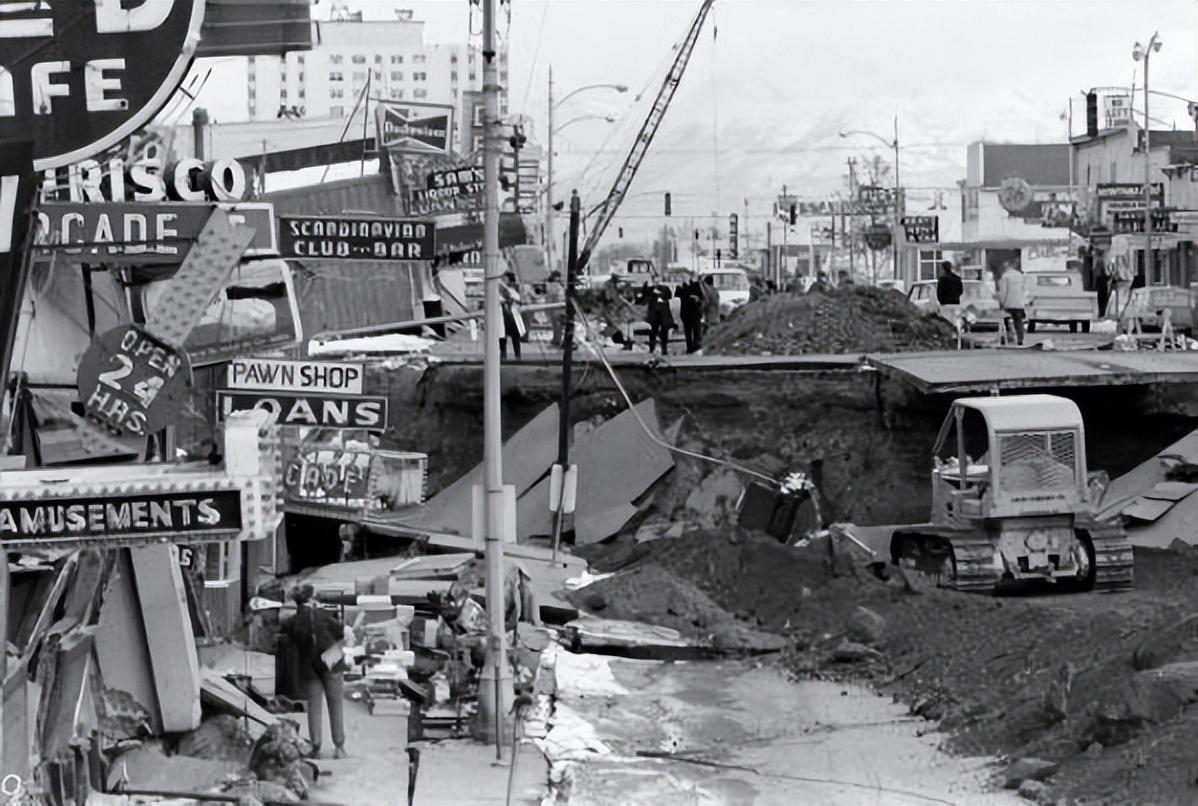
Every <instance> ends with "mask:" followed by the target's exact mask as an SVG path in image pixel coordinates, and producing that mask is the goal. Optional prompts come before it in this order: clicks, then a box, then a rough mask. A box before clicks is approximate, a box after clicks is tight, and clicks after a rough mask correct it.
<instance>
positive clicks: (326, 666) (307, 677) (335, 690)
mask: <svg viewBox="0 0 1198 806" xmlns="http://www.w3.org/2000/svg"><path fill="white" fill-rule="evenodd" d="M312 595H313V591H312V586H311V585H299V586H297V587H296V588H295V589H293V590H292V592H291V598H292V599H293V600H294V601H295V616H294V617H292V618H291V619H289V620H287V621H285V622H283V625H282V631H283V633H284V634H285V635H286V636H287V637H288V638H290V639H291V642H292V644H294V645H295V647H296V649H297V650H298V651H297V653H296V655H297V657H298V658H299V667H300V668H299V673H300V677H301V679H302V680H303V685H304V691H305V695H306V696H305V699H307V701H308V739H309V740H310V741H311V742H312V757H313V758H320V741H321V738H322V733H323V729H322V726H321V717H322V712H323V711H324V705H323V704H322V703H321V700H322V699H327V700H328V708H329V731H330V732H331V733H332V734H333V747H334V748H335V749H334V750H333V758H345V723H344V721H343V719H342V708H343V707H344V702H345V700H344V693H345V681H344V680H343V679H342V677H341V675H342V673H343V672H344V671H345V659H344V657H342V655H341V646H342V642H343V641H344V640H345V625H343V624H342V623H341V622H340V621H338V620H337V618H336V617H335V616H334V615H333V614H332V613H330V612H328V611H327V610H323V609H321V608H320V607H319V606H315V605H313V604H312ZM334 658H335V660H333V659H334ZM329 661H332V663H331V664H330V662H329Z"/></svg>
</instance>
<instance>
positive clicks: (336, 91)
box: [329, 87, 345, 98]
mask: <svg viewBox="0 0 1198 806" xmlns="http://www.w3.org/2000/svg"><path fill="white" fill-rule="evenodd" d="M329 97H330V98H344V97H345V90H343V89H341V88H340V87H334V88H333V89H331V90H329Z"/></svg>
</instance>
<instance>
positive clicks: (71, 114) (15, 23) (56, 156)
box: [0, 0, 204, 171]
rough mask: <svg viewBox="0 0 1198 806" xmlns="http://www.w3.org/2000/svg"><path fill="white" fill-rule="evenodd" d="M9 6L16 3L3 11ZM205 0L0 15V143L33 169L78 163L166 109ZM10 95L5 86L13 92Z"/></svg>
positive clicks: (59, 1) (28, 6)
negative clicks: (19, 152) (25, 142)
mask: <svg viewBox="0 0 1198 806" xmlns="http://www.w3.org/2000/svg"><path fill="white" fill-rule="evenodd" d="M5 5H10V4H5ZM203 17H204V0H152V1H151V0H142V2H126V0H53V2H49V3H17V4H16V7H15V8H14V9H12V10H11V11H9V10H7V9H6V10H5V12H4V13H2V14H0V42H2V43H3V47H0V99H3V98H5V96H6V95H8V96H9V97H11V98H12V100H13V104H14V106H15V109H10V110H9V111H8V112H7V114H6V111H5V109H4V104H3V103H0V140H6V139H10V138H12V139H31V140H33V143H34V155H33V156H34V168H35V169H37V170H39V171H44V170H47V169H50V168H57V167H59V166H60V165H67V164H69V163H72V162H78V161H80V160H82V159H86V158H87V157H90V156H92V155H93V154H95V153H97V152H99V151H102V150H104V149H105V148H108V147H109V146H111V145H113V144H115V143H118V142H120V141H121V140H124V139H125V138H126V137H128V136H129V135H131V134H133V133H134V132H135V131H137V130H138V129H139V128H141V127H142V126H144V125H145V124H147V123H149V122H150V119H151V118H153V116H154V115H156V114H157V113H158V111H159V110H160V109H162V107H163V105H164V104H165V103H166V101H167V99H168V98H170V97H171V95H172V94H173V93H174V92H175V90H176V89H177V88H178V87H179V85H180V83H181V82H182V81H183V78H184V76H185V75H186V73H187V69H188V67H189V66H190V64H191V60H192V58H193V57H194V56H195V49H196V45H197V44H198V42H199V37H200V23H201V21H202V20H203ZM6 84H7V85H8V86H5V85H6Z"/></svg>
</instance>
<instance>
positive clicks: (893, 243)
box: [840, 115, 903, 280]
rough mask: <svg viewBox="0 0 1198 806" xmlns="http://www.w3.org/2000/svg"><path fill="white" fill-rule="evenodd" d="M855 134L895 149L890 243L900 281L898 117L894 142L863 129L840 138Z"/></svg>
mask: <svg viewBox="0 0 1198 806" xmlns="http://www.w3.org/2000/svg"><path fill="white" fill-rule="evenodd" d="M853 134H863V135H865V136H866V137H872V138H874V139H875V140H877V141H878V142H879V143H881V144H882V145H884V146H886V147H887V148H893V149H894V235H893V237H892V238H891V239H890V241H891V243H890V245H891V248H892V250H893V255H894V279H896V280H897V279H899V276H898V275H899V247H898V234H899V224H900V221H899V216H900V215H901V213H900V210H899V205H900V203H901V201H902V197H903V194H902V190H901V188H902V185H901V184H900V183H899V133H898V115H895V116H894V139H893V140H887V139H886V138H885V137H883V136H882V135H880V134H874V133H873V132H867V131H862V130H861V129H852V130H849V131H843V132H841V133H840V136H841V137H848V136H850V135H853Z"/></svg>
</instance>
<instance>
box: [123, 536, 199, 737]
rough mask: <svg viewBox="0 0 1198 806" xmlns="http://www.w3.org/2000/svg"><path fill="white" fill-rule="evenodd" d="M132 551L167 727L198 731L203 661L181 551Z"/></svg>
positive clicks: (154, 548)
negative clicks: (193, 620)
mask: <svg viewBox="0 0 1198 806" xmlns="http://www.w3.org/2000/svg"><path fill="white" fill-rule="evenodd" d="M129 555H130V557H131V558H132V561H133V578H134V580H135V581H136V583H137V598H138V605H139V606H140V608H141V617H142V621H143V622H144V624H145V634H146V649H147V650H148V652H149V654H150V658H152V663H153V666H152V670H153V675H154V690H155V693H156V694H157V696H158V706H159V711H160V713H161V715H162V729H163V730H165V731H167V732H169V733H180V732H183V731H188V730H194V729H195V728H197V727H199V724H200V697H199V694H200V664H199V659H198V657H197V655H196V646H195V636H194V635H193V634H192V631H191V616H190V615H189V613H188V612H187V595H186V593H185V591H184V590H183V576H182V571H181V569H180V567H179V560H178V549H176V547H175V546H172V545H166V544H158V545H152V546H142V547H139V548H133V549H129Z"/></svg>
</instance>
